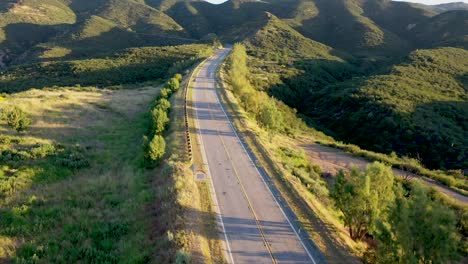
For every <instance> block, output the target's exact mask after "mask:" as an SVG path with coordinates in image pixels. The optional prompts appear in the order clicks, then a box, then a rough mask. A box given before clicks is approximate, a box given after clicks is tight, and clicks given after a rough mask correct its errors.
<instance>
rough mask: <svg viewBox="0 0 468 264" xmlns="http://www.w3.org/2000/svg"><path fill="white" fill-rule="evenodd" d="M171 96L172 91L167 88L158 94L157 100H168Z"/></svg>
mask: <svg viewBox="0 0 468 264" xmlns="http://www.w3.org/2000/svg"><path fill="white" fill-rule="evenodd" d="M171 94H172V90H171V89H169V88H163V89H162V90H161V92H159V98H160V99H161V98H164V99H168V98H169V97H170V96H171Z"/></svg>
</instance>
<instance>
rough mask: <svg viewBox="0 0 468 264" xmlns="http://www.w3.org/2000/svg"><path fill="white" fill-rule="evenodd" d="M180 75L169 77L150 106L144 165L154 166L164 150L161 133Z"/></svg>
mask: <svg viewBox="0 0 468 264" xmlns="http://www.w3.org/2000/svg"><path fill="white" fill-rule="evenodd" d="M181 79H182V75H180V74H176V75H175V76H174V77H172V78H171V79H169V80H168V81H167V82H166V83H165V84H164V88H163V89H162V90H161V92H160V93H159V95H158V97H157V99H156V101H155V102H154V104H153V105H152V107H151V121H152V122H151V129H152V130H151V132H150V133H149V134H150V137H149V138H148V137H147V136H145V137H144V143H143V144H144V148H145V150H144V151H145V166H146V167H148V168H152V167H154V165H156V164H157V163H158V161H159V160H160V159H161V158H162V157H163V156H164V154H165V152H166V142H165V140H164V137H163V136H162V134H163V133H164V131H166V129H167V125H168V124H169V122H170V120H169V116H168V113H169V111H170V108H171V103H170V102H169V98H170V97H171V95H172V94H173V93H174V92H176V91H177V90H178V89H179V86H180V81H179V80H181Z"/></svg>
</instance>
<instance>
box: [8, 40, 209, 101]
mask: <svg viewBox="0 0 468 264" xmlns="http://www.w3.org/2000/svg"><path fill="white" fill-rule="evenodd" d="M211 52H212V48H211V47H210V46H208V45H201V44H194V45H181V46H170V47H145V48H132V49H127V50H124V51H121V52H119V53H116V54H113V55H111V56H109V57H103V58H92V59H84V60H72V61H60V62H43V63H37V64H30V65H21V66H17V67H11V68H9V69H8V70H7V71H5V72H4V73H3V74H2V75H1V76H0V92H6V93H13V92H19V91H24V90H27V89H32V88H38V89H41V88H44V87H53V86H54V85H55V86H74V85H77V86H87V85H94V86H98V87H103V86H111V85H122V84H132V83H141V82H145V81H154V80H159V81H161V80H162V79H165V78H168V77H169V76H171V75H173V74H175V73H177V72H180V71H182V70H184V69H186V68H187V67H190V66H192V65H193V64H194V63H195V62H197V61H199V59H200V58H204V57H206V56H208V55H209V54H210V53H211Z"/></svg>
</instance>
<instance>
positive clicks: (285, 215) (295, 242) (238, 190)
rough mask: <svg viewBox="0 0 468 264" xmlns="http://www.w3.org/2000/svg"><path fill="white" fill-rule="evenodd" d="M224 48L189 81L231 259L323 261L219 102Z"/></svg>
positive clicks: (205, 159)
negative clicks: (217, 76)
mask: <svg viewBox="0 0 468 264" xmlns="http://www.w3.org/2000/svg"><path fill="white" fill-rule="evenodd" d="M229 51H230V50H229V49H223V50H220V51H218V52H217V53H216V55H215V56H213V57H212V58H210V59H208V60H207V62H206V63H205V64H204V65H203V66H202V67H201V69H200V71H199V73H198V74H197V76H196V78H195V81H194V83H193V87H194V90H193V107H194V111H195V116H196V123H197V129H198V134H199V138H200V141H201V142H200V143H201V145H202V146H201V151H202V156H203V159H204V163H205V166H206V167H208V168H209V169H207V171H206V173H207V176H208V178H209V179H210V180H211V182H212V185H213V188H214V192H215V195H214V196H215V199H216V201H215V202H217V205H218V211H219V214H220V215H219V216H220V217H219V220H220V225H221V226H222V232H223V234H222V235H223V236H222V237H223V238H224V239H225V240H226V241H225V242H226V243H225V244H226V251H227V254H226V255H227V256H226V258H227V261H228V262H230V263H323V261H322V258H321V256H320V253H319V252H318V251H317V249H316V248H315V247H314V245H313V243H312V242H311V241H310V240H309V239H307V237H304V235H305V234H304V233H305V232H302V233H301V231H300V227H299V225H298V222H297V220H296V218H295V216H294V215H293V213H292V211H291V210H290V209H289V208H287V207H285V206H284V201H282V199H281V197H280V195H279V192H278V191H277V190H276V188H275V187H274V186H273V185H272V184H271V183H270V182H269V180H268V176H267V175H266V174H265V172H264V171H263V170H259V169H258V168H257V167H256V166H255V164H254V162H253V161H252V160H255V157H254V156H253V154H252V153H251V152H250V151H249V150H248V149H246V148H245V145H244V144H243V143H242V141H241V138H240V137H239V136H238V135H237V133H236V132H235V130H234V128H233V126H232V124H231V122H230V119H229V117H228V115H227V114H226V112H225V111H224V108H223V106H222V104H221V103H220V100H219V97H218V94H217V90H216V82H215V74H216V70H217V68H218V66H219V64H220V63H221V62H222V61H223V60H224V58H225V57H226V56H227V54H228V53H229Z"/></svg>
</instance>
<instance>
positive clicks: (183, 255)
mask: <svg viewBox="0 0 468 264" xmlns="http://www.w3.org/2000/svg"><path fill="white" fill-rule="evenodd" d="M191 260H192V256H191V255H190V253H189V252H187V251H185V250H179V251H177V254H176V260H175V263H176V264H189V263H191Z"/></svg>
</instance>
